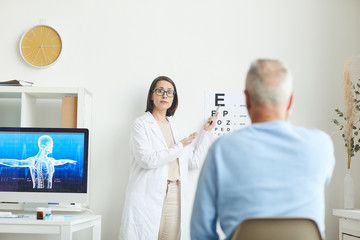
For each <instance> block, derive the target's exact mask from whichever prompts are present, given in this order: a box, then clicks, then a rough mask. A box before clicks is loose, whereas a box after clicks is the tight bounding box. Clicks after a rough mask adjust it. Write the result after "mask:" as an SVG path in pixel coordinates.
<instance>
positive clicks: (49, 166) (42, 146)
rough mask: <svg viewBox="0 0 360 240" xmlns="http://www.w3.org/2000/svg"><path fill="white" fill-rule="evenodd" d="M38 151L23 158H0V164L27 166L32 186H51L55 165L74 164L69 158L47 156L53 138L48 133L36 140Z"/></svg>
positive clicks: (51, 146) (50, 149) (49, 187)
mask: <svg viewBox="0 0 360 240" xmlns="http://www.w3.org/2000/svg"><path fill="white" fill-rule="evenodd" d="M38 145H39V152H38V154H36V156H34V157H29V158H27V159H25V160H18V159H0V164H2V165H5V166H9V167H28V168H29V169H30V173H31V179H32V183H33V188H47V189H51V188H52V178H53V175H54V172H55V166H58V165H64V164H67V163H71V164H76V161H74V160H71V159H58V160H56V159H54V158H52V157H48V154H49V153H52V150H53V146H54V143H53V140H52V138H51V137H50V136H48V135H42V136H41V137H39V140H38Z"/></svg>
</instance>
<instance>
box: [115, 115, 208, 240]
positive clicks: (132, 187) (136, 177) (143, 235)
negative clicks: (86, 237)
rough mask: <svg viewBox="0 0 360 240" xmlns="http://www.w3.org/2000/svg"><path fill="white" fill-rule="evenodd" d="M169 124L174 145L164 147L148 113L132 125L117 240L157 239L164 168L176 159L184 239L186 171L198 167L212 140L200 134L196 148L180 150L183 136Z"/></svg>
mask: <svg viewBox="0 0 360 240" xmlns="http://www.w3.org/2000/svg"><path fill="white" fill-rule="evenodd" d="M168 120H169V122H170V126H171V130H172V133H173V136H174V140H175V144H174V145H173V146H172V147H171V148H168V147H167V145H166V143H165V139H164V137H163V135H162V133H161V130H160V128H159V127H158V124H157V122H156V120H155V119H154V117H153V116H152V114H151V113H150V112H146V113H145V114H144V115H143V116H141V117H139V118H137V119H136V120H135V122H134V125H133V129H132V134H131V139H130V152H131V153H130V156H131V158H130V161H131V169H130V176H129V182H128V186H127V191H126V199H125V203H124V210H123V215H122V222H121V227H120V236H119V239H120V240H140V239H141V240H157V239H158V233H159V228H160V219H161V211H162V206H163V202H164V197H165V192H166V187H167V177H168V165H169V163H170V162H171V161H174V160H175V159H177V158H179V166H180V178H181V179H180V180H181V226H180V227H181V239H184V228H185V226H186V225H185V221H184V220H185V219H186V212H187V208H186V194H187V182H188V169H189V168H200V167H201V165H202V163H203V160H204V158H205V157H206V154H207V150H208V148H209V146H210V145H211V143H212V142H213V140H214V136H213V135H212V133H210V132H207V131H204V130H203V131H202V132H201V133H200V134H199V139H198V143H197V146H196V147H195V148H194V147H192V146H191V145H188V146H186V147H183V145H182V143H181V142H180V141H181V140H182V139H184V138H185V136H184V135H183V134H182V133H180V131H179V129H178V128H177V127H176V125H175V124H174V123H173V122H172V121H171V119H168Z"/></svg>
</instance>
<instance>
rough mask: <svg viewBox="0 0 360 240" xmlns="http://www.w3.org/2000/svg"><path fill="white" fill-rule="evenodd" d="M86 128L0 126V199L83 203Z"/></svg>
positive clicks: (86, 149) (86, 176) (86, 160)
mask: <svg viewBox="0 0 360 240" xmlns="http://www.w3.org/2000/svg"><path fill="white" fill-rule="evenodd" d="M88 139H89V131H88V129H80V128H7V127H0V202H21V203H27V202H30V203H85V202H86V201H87V197H88V194H87V193H88V142H89V140H88Z"/></svg>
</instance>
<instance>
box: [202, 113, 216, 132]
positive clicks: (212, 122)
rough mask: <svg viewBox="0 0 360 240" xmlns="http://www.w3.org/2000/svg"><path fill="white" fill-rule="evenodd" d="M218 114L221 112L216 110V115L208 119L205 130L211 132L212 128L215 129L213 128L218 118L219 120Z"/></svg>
mask: <svg viewBox="0 0 360 240" xmlns="http://www.w3.org/2000/svg"><path fill="white" fill-rule="evenodd" d="M218 115H219V112H216V114H215V115H214V116H211V117H209V119H208V120H207V122H206V123H205V126H204V130H205V131H209V132H210V131H211V130H213V128H214V127H215V126H216V120H217V117H218Z"/></svg>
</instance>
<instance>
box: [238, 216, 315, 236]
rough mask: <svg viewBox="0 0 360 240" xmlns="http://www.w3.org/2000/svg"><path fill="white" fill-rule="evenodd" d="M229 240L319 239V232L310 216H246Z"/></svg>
mask: <svg viewBox="0 0 360 240" xmlns="http://www.w3.org/2000/svg"><path fill="white" fill-rule="evenodd" d="M231 240H321V234H320V231H319V228H318V226H317V224H316V222H315V221H314V220H312V219H310V218H296V217H273V218H248V219H245V220H244V221H242V222H241V223H240V224H239V225H238V226H237V227H236V229H235V231H234V233H233V235H232V237H231Z"/></svg>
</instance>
